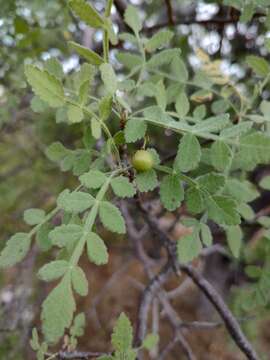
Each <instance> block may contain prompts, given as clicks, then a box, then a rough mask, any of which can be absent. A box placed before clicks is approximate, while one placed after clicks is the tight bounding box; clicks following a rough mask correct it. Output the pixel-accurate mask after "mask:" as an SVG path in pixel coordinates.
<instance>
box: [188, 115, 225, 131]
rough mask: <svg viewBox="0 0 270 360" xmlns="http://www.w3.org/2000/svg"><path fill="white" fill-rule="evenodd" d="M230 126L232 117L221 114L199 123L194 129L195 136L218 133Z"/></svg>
mask: <svg viewBox="0 0 270 360" xmlns="http://www.w3.org/2000/svg"><path fill="white" fill-rule="evenodd" d="M229 124H230V116H229V115H228V114H221V115H217V116H212V117H210V118H208V119H205V120H203V121H199V122H198V123H197V124H196V125H194V126H193V127H192V129H193V131H194V133H195V134H205V133H217V132H219V131H221V130H222V129H224V128H225V127H226V126H227V125H229Z"/></svg>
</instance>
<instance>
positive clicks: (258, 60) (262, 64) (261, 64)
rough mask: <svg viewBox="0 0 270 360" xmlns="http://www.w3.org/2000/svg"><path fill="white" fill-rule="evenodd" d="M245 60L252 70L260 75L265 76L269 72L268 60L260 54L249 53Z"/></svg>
mask: <svg viewBox="0 0 270 360" xmlns="http://www.w3.org/2000/svg"><path fill="white" fill-rule="evenodd" d="M246 62H247V64H248V65H249V66H250V67H251V68H252V70H253V71H255V73H256V74H257V75H259V76H261V77H265V76H267V75H268V74H269V72H270V67H269V64H268V62H267V61H266V60H265V59H264V58H262V57H260V56H256V55H249V56H247V58H246Z"/></svg>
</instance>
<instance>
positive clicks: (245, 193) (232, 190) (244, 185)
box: [224, 179, 260, 203]
mask: <svg viewBox="0 0 270 360" xmlns="http://www.w3.org/2000/svg"><path fill="white" fill-rule="evenodd" d="M224 191H226V193H228V194H229V195H231V196H232V197H233V198H234V199H235V200H237V201H240V202H241V203H242V202H251V201H253V200H255V199H256V198H257V197H258V196H259V195H260V194H259V192H258V191H257V190H256V188H255V186H254V185H253V184H251V183H250V182H248V181H240V180H238V179H228V180H227V182H226V186H225V189H224Z"/></svg>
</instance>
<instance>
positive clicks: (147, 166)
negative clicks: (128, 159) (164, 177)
mask: <svg viewBox="0 0 270 360" xmlns="http://www.w3.org/2000/svg"><path fill="white" fill-rule="evenodd" d="M132 165H133V167H134V168H135V169H136V170H137V171H147V170H151V169H152V167H153V165H154V159H153V156H152V154H151V153H150V152H149V151H147V150H138V151H136V153H135V154H134V156H133V158H132Z"/></svg>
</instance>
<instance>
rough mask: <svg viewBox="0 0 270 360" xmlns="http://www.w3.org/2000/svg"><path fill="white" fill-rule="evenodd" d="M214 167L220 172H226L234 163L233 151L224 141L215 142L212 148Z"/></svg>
mask: <svg viewBox="0 0 270 360" xmlns="http://www.w3.org/2000/svg"><path fill="white" fill-rule="evenodd" d="M211 161H212V165H213V166H214V168H215V169H217V170H218V171H221V172H223V171H225V170H226V169H227V168H229V167H230V165H231V162H232V151H231V149H230V147H229V146H228V145H227V144H226V143H225V142H223V141H215V142H214V143H213V145H212V146H211Z"/></svg>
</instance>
